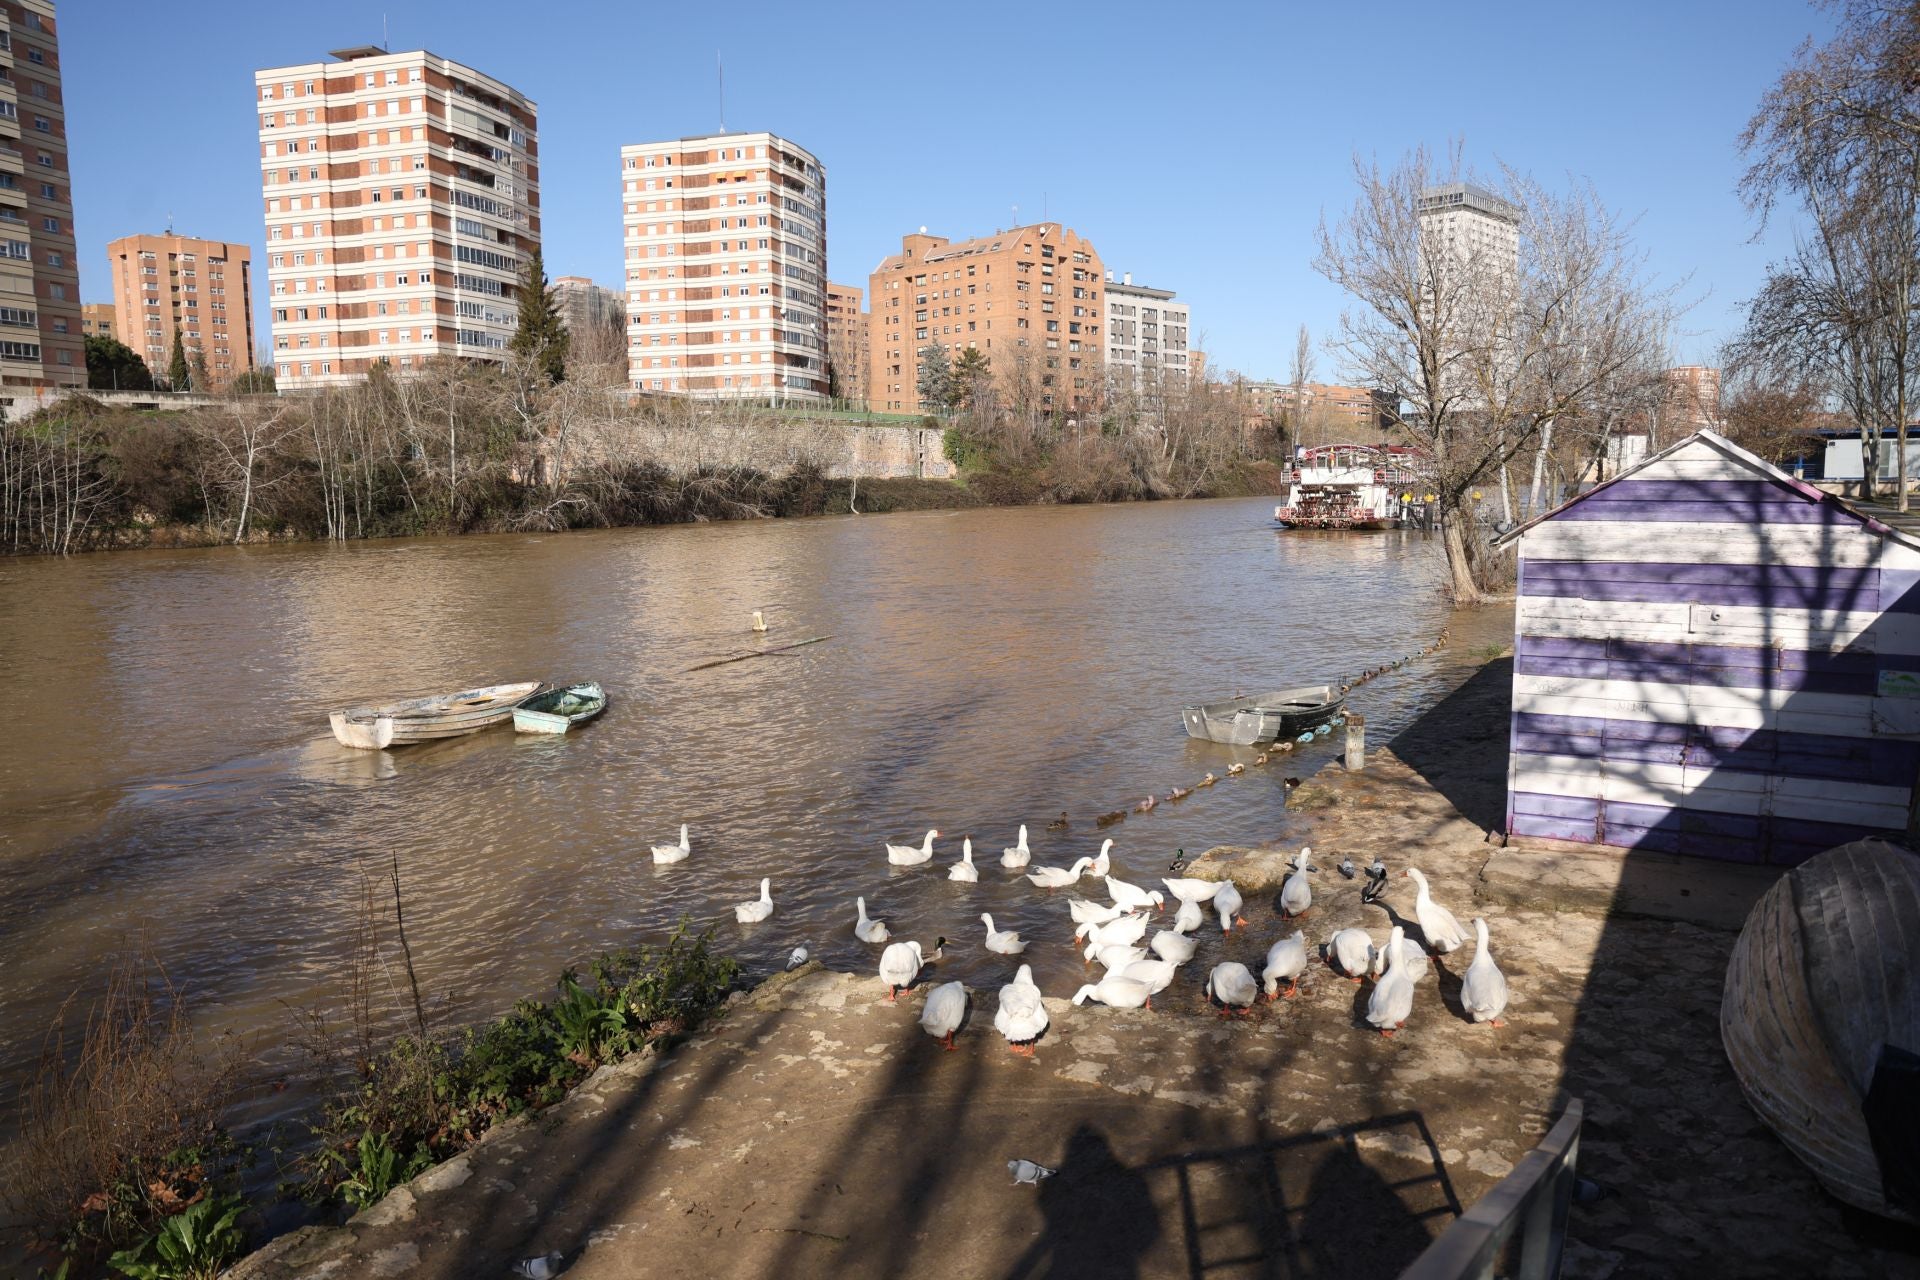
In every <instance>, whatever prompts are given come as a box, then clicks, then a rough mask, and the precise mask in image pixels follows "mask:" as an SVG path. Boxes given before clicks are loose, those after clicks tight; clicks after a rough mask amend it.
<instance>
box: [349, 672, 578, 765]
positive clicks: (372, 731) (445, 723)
mask: <svg viewBox="0 0 1920 1280" xmlns="http://www.w3.org/2000/svg"><path fill="white" fill-rule="evenodd" d="M545 688H546V685H545V684H544V683H543V682H541V681H539V680H525V681H521V682H520V683H518V684H494V685H487V686H485V687H484V688H479V689H463V690H461V691H460V692H459V693H443V694H438V695H436V696H434V697H431V698H409V699H407V700H405V701H402V702H390V703H386V704H384V705H380V706H366V707H347V708H345V709H344V710H340V711H335V712H333V713H332V714H331V715H330V716H329V717H328V719H329V720H330V721H331V722H332V724H333V736H334V737H335V738H336V739H338V740H339V742H340V745H341V746H345V747H358V748H359V749H360V750H362V751H378V750H380V749H381V748H383V747H403V746H405V745H407V744H408V743H410V742H430V741H432V740H434V739H435V738H458V737H460V736H462V735H463V734H469V733H477V732H479V731H480V730H481V729H485V728H488V727H490V726H492V725H496V724H501V723H503V722H505V721H507V720H511V719H512V718H513V709H514V708H515V707H517V706H519V705H520V704H521V703H522V702H525V701H526V700H527V699H528V698H531V697H532V696H534V695H535V694H537V693H539V692H541V691H542V690H543V689H545Z"/></svg>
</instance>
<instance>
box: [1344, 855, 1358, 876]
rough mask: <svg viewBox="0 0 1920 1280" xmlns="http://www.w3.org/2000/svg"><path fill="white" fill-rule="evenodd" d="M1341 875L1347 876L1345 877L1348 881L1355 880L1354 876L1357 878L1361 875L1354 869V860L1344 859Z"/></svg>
mask: <svg viewBox="0 0 1920 1280" xmlns="http://www.w3.org/2000/svg"><path fill="white" fill-rule="evenodd" d="M1340 874H1341V875H1343V876H1345V877H1346V878H1347V879H1349V880H1351V879H1353V878H1354V876H1356V875H1358V874H1359V873H1358V872H1356V871H1355V870H1354V869H1353V859H1352V858H1342V859H1340Z"/></svg>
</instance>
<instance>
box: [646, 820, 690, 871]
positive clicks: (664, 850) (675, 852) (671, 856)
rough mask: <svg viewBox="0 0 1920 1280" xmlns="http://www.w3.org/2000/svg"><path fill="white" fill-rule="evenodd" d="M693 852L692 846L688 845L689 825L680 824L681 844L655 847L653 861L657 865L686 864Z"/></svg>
mask: <svg viewBox="0 0 1920 1280" xmlns="http://www.w3.org/2000/svg"><path fill="white" fill-rule="evenodd" d="M692 852H693V848H692V846H690V845H689V844H688V843H687V824H686V823H684V822H683V823H681V824H680V843H679V844H657V845H655V846H653V860H654V862H655V863H666V862H685V861H686V860H687V855H688V854H690V853H692Z"/></svg>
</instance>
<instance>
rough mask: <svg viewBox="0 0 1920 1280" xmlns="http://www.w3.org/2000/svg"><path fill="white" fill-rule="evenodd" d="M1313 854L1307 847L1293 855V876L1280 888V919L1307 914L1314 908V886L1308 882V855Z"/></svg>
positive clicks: (1301, 848) (1302, 847)
mask: <svg viewBox="0 0 1920 1280" xmlns="http://www.w3.org/2000/svg"><path fill="white" fill-rule="evenodd" d="M1311 852H1313V851H1312V850H1311V849H1309V848H1307V847H1306V846H1305V845H1301V846H1300V852H1299V853H1296V854H1294V855H1293V874H1292V875H1290V876H1288V877H1287V882H1286V883H1285V884H1284V885H1282V886H1280V918H1281V919H1282V920H1287V919H1291V918H1292V917H1294V916H1303V915H1305V914H1307V910H1308V908H1310V907H1312V906H1313V885H1312V884H1311V883H1310V882H1309V881H1308V880H1307V855H1308V854H1309V853H1311Z"/></svg>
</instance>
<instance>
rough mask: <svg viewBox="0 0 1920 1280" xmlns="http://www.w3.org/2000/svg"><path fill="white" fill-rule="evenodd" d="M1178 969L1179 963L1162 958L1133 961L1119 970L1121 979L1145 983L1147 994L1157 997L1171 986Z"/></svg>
mask: <svg viewBox="0 0 1920 1280" xmlns="http://www.w3.org/2000/svg"><path fill="white" fill-rule="evenodd" d="M1179 969H1180V963H1179V961H1177V960H1168V959H1166V958H1164V957H1161V958H1156V959H1153V960H1135V961H1134V962H1133V963H1132V964H1130V965H1128V966H1127V967H1126V968H1124V969H1122V970H1120V976H1121V977H1123V978H1131V979H1133V980H1134V981H1135V982H1144V983H1146V984H1147V994H1148V995H1153V996H1157V995H1159V994H1160V993H1161V992H1162V991H1165V990H1166V989H1167V988H1168V987H1169V986H1171V985H1173V976H1174V974H1175V973H1177V972H1178V971H1179ZM1109 972H1111V971H1109Z"/></svg>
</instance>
